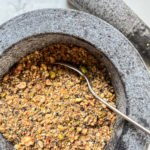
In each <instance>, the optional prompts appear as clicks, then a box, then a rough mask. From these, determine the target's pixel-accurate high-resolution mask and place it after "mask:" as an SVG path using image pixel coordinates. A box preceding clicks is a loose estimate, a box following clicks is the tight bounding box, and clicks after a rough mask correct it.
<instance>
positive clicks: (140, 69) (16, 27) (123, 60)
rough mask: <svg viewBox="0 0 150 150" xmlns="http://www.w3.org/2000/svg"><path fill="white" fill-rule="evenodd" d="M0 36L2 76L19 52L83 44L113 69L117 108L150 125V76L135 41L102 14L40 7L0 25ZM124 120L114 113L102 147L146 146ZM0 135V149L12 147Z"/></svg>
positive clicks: (127, 149)
mask: <svg viewBox="0 0 150 150" xmlns="http://www.w3.org/2000/svg"><path fill="white" fill-rule="evenodd" d="M0 37H1V38H0V77H2V76H3V75H4V74H5V73H6V72H7V71H8V70H9V68H10V67H11V66H12V65H13V64H14V63H16V62H17V61H18V60H19V59H20V58H21V57H24V56H25V55H27V54H29V53H31V52H33V51H34V50H36V49H40V48H42V47H43V46H45V45H47V44H50V43H56V42H60V43H68V44H69V43H72V44H76V45H78V46H83V47H85V48H87V50H88V51H90V52H91V53H92V54H93V55H94V56H96V57H97V59H100V60H101V61H103V62H104V63H105V65H106V67H107V69H108V70H109V72H111V73H112V83H113V85H114V86H115V91H116V94H117V100H118V101H117V104H118V109H119V110H120V111H122V112H124V113H125V112H126V113H127V115H129V116H130V117H131V118H132V119H134V120H135V121H137V122H139V123H140V124H141V125H143V126H145V127H147V128H148V129H150V125H149V122H150V92H149V91H150V77H149V74H148V72H147V70H146V67H145V64H144V63H143V61H142V58H141V56H140V55H139V53H137V51H136V49H135V48H134V47H133V45H132V44H131V43H130V42H129V41H128V40H127V39H126V38H125V37H124V36H123V35H122V34H121V33H120V32H119V31H118V30H116V29H115V28H114V27H112V26H111V25H109V24H107V23H106V22H104V21H103V20H101V19H98V18H97V17H94V16H92V15H89V14H87V13H83V12H79V11H72V10H61V9H47V10H38V11H34V12H30V13H27V14H24V15H21V16H18V17H16V18H14V19H12V20H10V21H8V22H7V23H5V24H3V25H2V26H0ZM123 123H124V121H123V120H122V119H121V118H120V117H118V118H117V122H116V124H115V132H114V134H113V137H112V139H111V141H110V143H109V144H108V146H107V147H106V149H110V150H112V149H115V150H117V149H118V150H146V148H147V146H148V143H149V138H148V136H147V135H146V134H145V133H143V132H142V131H140V130H139V129H136V128H135V127H134V126H132V125H131V124H130V123H127V122H125V124H123ZM123 125H124V127H123ZM122 130H123V131H122ZM0 139H1V140H0V149H6V150H9V149H12V147H11V146H8V145H6V143H5V142H4V139H3V138H2V137H0Z"/></svg>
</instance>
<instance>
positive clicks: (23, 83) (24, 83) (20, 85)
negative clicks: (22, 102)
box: [17, 82, 27, 90]
mask: <svg viewBox="0 0 150 150" xmlns="http://www.w3.org/2000/svg"><path fill="white" fill-rule="evenodd" d="M26 87H27V84H26V82H21V83H19V84H18V85H17V88H18V89H20V90H24V89H25V88H26Z"/></svg>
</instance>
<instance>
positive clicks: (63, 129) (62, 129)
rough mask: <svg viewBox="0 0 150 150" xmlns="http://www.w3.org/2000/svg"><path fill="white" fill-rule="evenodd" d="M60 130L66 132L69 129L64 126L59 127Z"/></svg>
mask: <svg viewBox="0 0 150 150" xmlns="http://www.w3.org/2000/svg"><path fill="white" fill-rule="evenodd" d="M58 129H59V130H60V131H65V130H66V129H67V127H64V126H62V125H58Z"/></svg>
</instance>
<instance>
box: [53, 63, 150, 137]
mask: <svg viewBox="0 0 150 150" xmlns="http://www.w3.org/2000/svg"><path fill="white" fill-rule="evenodd" d="M55 64H57V65H62V66H66V67H68V68H70V69H72V70H74V71H76V72H78V73H79V74H80V75H81V76H83V77H84V78H85V80H86V82H87V83H88V88H89V90H90V92H91V93H92V94H93V95H94V96H95V97H96V98H97V99H98V100H100V101H101V102H102V103H103V104H105V105H106V106H107V107H108V108H110V109H111V110H112V111H114V112H115V113H117V114H118V115H120V116H121V117H122V118H124V119H125V120H127V121H129V122H130V123H132V124H133V125H135V126H136V127H138V128H139V129H141V130H143V131H144V132H145V133H147V134H148V135H150V131H149V130H148V129H146V128H145V127H143V126H142V125H140V124H139V123H137V122H135V121H134V120H132V119H131V118H129V117H128V116H127V115H125V114H123V113H122V112H120V111H119V110H118V109H116V108H115V107H113V106H112V105H110V104H109V103H107V102H106V101H105V100H103V99H102V98H100V97H99V96H98V95H97V94H96V93H95V92H94V91H93V89H92V87H91V84H90V82H89V79H88V78H87V77H86V75H85V74H84V73H82V72H81V71H80V70H79V69H78V68H76V67H74V66H72V65H70V64H67V63H62V62H58V63H55Z"/></svg>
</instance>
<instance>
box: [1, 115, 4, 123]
mask: <svg viewBox="0 0 150 150" xmlns="http://www.w3.org/2000/svg"><path fill="white" fill-rule="evenodd" d="M3 120H4V118H3V116H2V115H0V123H2V122H3Z"/></svg>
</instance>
